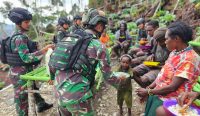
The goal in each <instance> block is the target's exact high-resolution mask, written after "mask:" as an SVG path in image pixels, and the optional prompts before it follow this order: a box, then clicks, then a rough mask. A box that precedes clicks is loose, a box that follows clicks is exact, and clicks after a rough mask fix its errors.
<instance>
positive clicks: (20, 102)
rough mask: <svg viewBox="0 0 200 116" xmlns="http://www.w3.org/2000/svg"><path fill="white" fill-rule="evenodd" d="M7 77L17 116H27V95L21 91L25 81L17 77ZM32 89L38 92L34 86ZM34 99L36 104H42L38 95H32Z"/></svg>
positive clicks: (42, 100) (41, 99)
mask: <svg viewBox="0 0 200 116" xmlns="http://www.w3.org/2000/svg"><path fill="white" fill-rule="evenodd" d="M9 77H10V80H11V83H12V84H13V87H14V102H15V104H16V106H15V107H16V111H17V114H18V116H28V94H27V93H26V92H25V91H24V89H22V86H23V85H25V84H26V81H24V80H21V79H20V78H19V76H14V75H10V76H9ZM33 89H35V90H38V88H37V87H36V85H35V84H34V85H33ZM34 98H35V102H36V104H39V103H41V102H44V99H43V98H42V97H41V95H40V94H38V93H34Z"/></svg>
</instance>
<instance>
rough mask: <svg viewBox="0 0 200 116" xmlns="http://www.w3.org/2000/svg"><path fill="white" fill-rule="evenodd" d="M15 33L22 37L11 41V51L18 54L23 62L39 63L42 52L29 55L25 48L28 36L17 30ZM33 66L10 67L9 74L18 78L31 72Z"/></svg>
mask: <svg viewBox="0 0 200 116" xmlns="http://www.w3.org/2000/svg"><path fill="white" fill-rule="evenodd" d="M16 33H22V35H16V36H14V37H13V38H12V40H11V49H12V51H13V52H14V53H18V54H19V56H20V57H21V59H22V60H23V62H25V63H32V62H34V61H39V60H41V58H42V52H41V51H36V52H34V53H30V52H29V49H28V46H27V42H28V41H27V38H28V36H27V35H26V34H25V33H24V32H22V31H20V30H17V31H16V32H15V33H14V34H16ZM32 69H33V66H32V65H31V66H11V69H10V74H11V75H16V76H19V75H21V74H25V73H26V72H29V71H32Z"/></svg>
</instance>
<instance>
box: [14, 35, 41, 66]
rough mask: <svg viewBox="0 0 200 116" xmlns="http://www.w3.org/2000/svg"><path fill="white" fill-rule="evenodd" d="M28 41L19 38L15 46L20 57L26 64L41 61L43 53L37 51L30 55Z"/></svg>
mask: <svg viewBox="0 0 200 116" xmlns="http://www.w3.org/2000/svg"><path fill="white" fill-rule="evenodd" d="M27 42H28V41H27V39H26V38H23V37H21V36H18V37H17V38H16V40H15V45H16V48H17V50H18V53H19V56H20V57H21V59H22V60H23V61H24V62H25V63H31V62H35V61H39V60H41V58H42V52H41V51H36V52H34V53H30V52H29V49H28V46H27Z"/></svg>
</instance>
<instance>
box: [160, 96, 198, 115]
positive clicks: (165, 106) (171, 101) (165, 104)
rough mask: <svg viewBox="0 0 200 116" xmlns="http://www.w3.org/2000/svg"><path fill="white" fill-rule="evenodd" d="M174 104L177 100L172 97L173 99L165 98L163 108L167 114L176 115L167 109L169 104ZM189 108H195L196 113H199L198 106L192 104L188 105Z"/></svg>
mask: <svg viewBox="0 0 200 116" xmlns="http://www.w3.org/2000/svg"><path fill="white" fill-rule="evenodd" d="M176 104H177V101H176V100H175V99H173V100H166V101H164V102H163V107H164V110H165V112H166V113H167V115H169V116H176V114H175V113H173V112H171V111H170V110H169V107H170V106H173V105H176ZM190 108H191V109H195V110H197V112H198V115H200V109H199V108H197V107H196V106H193V105H192V106H190Z"/></svg>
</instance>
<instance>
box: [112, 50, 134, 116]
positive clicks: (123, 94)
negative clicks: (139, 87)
mask: <svg viewBox="0 0 200 116" xmlns="http://www.w3.org/2000/svg"><path fill="white" fill-rule="evenodd" d="M131 59H132V57H131V56H130V55H128V54H124V55H122V56H121V58H120V66H118V67H116V70H115V71H116V72H125V73H128V74H130V76H131V77H132V71H131V68H130V64H131ZM124 101H125V102H126V105H127V107H128V116H131V107H132V85H131V78H127V79H126V81H125V82H123V83H120V86H119V88H118V90H117V103H118V105H119V109H120V111H119V112H120V115H122V114H123V109H122V106H123V102H124Z"/></svg>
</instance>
